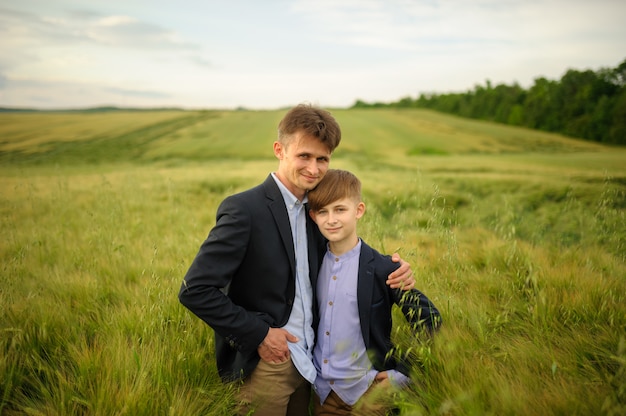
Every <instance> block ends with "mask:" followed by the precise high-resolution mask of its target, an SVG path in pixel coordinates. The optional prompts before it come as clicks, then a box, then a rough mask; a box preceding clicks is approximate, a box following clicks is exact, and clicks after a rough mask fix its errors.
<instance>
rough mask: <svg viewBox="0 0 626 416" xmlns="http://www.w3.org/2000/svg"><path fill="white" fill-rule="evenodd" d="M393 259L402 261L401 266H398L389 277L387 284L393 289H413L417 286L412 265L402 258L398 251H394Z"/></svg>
mask: <svg viewBox="0 0 626 416" xmlns="http://www.w3.org/2000/svg"><path fill="white" fill-rule="evenodd" d="M391 260H392V261H394V262H396V263H398V262H400V267H398V268H397V269H396V270H395V271H394V272H393V273H391V274H390V275H389V277H388V278H387V284H388V285H389V286H390V287H391V288H392V289H397V288H400V289H402V290H411V289H413V288H414V287H415V279H414V278H413V271H412V270H411V265H410V264H409V263H407V262H406V261H404V260H402V259H401V258H400V255H399V254H398V253H393V255H392V256H391Z"/></svg>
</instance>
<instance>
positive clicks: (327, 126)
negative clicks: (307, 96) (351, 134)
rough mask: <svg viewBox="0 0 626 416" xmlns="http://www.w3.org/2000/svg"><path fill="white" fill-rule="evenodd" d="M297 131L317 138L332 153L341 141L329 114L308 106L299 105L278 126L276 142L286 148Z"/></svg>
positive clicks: (339, 132) (337, 124)
mask: <svg viewBox="0 0 626 416" xmlns="http://www.w3.org/2000/svg"><path fill="white" fill-rule="evenodd" d="M299 131H302V132H304V133H305V134H306V135H307V136H312V137H316V138H318V139H319V140H320V141H321V142H322V143H324V144H325V145H326V146H328V150H330V152H331V153H332V152H333V151H334V150H335V148H336V147H337V146H339V142H340V141H341V128H340V127H339V123H337V121H336V120H335V118H334V117H333V116H332V115H331V114H330V112H328V111H326V110H323V109H321V108H318V107H314V106H312V105H310V104H299V105H297V106H296V107H294V108H292V109H291V110H289V111H287V114H285V116H284V117H283V119H282V120H281V121H280V123H279V124H278V141H279V142H280V143H281V144H282V145H284V146H288V145H289V142H290V139H291V136H292V135H293V134H295V133H297V132H299Z"/></svg>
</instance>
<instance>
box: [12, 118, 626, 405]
mask: <svg viewBox="0 0 626 416" xmlns="http://www.w3.org/2000/svg"><path fill="white" fill-rule="evenodd" d="M333 114H335V115H336V117H337V119H338V120H339V121H340V123H341V125H342V127H343V131H344V139H343V141H342V143H341V145H340V147H339V149H338V150H337V152H336V155H334V156H333V161H332V165H333V166H334V167H337V168H344V169H349V170H352V171H353V172H355V173H356V174H357V175H358V176H359V177H360V178H361V179H362V181H363V191H364V201H365V203H366V205H367V212H366V215H365V217H364V218H363V219H362V220H361V222H360V224H359V230H360V234H361V237H362V238H363V239H364V240H365V241H367V242H368V243H370V244H372V245H373V246H375V247H377V248H378V249H380V250H381V251H382V252H384V253H389V254H390V253H392V252H394V251H398V252H399V253H400V254H401V255H402V257H403V258H404V259H405V260H407V261H409V262H410V263H411V264H412V267H413V270H414V271H415V273H416V276H417V287H418V288H419V289H420V290H422V291H423V292H424V293H425V294H427V295H428V297H429V298H431V299H432V300H433V302H434V303H435V304H436V305H437V306H438V308H439V309H440V311H441V313H442V316H443V326H442V327H441V330H440V331H439V332H438V333H437V334H436V336H435V337H434V338H433V339H431V340H428V339H425V338H424V337H422V336H420V337H415V336H414V335H413V333H412V331H411V329H410V328H408V326H407V325H405V324H404V323H403V322H404V319H403V318H402V316H401V314H399V313H398V312H399V311H394V321H395V323H396V326H395V332H394V340H395V341H396V342H397V344H398V346H399V348H398V351H397V353H398V354H403V355H407V356H408V357H409V358H410V360H411V362H412V363H413V368H412V374H411V375H412V379H413V381H414V384H413V385H412V386H411V387H410V388H409V389H408V390H406V391H402V392H400V393H398V394H397V395H396V396H395V398H394V400H395V402H396V405H397V406H398V407H399V409H400V413H401V414H405V415H430V414H446V415H484V414H494V415H499V414H506V415H533V414H537V415H543V414H581V415H582V414H598V415H619V414H623V413H624V409H625V407H626V393H625V391H624V384H625V377H626V361H625V360H626V358H625V357H626V355H625V351H626V348H625V345H626V337H625V336H624V328H625V327H626V306H625V305H626V280H625V279H624V276H626V258H625V257H624V255H625V254H624V253H626V247H624V242H625V241H626V225H625V224H626V218H624V215H625V214H624V213H625V212H626V195H625V194H626V188H625V186H626V167H625V166H624V163H623V161H624V160H625V157H626V151H625V150H624V149H622V148H619V147H610V148H609V147H606V146H603V145H601V144H597V143H588V142H581V141H576V140H573V139H570V138H567V137H563V136H557V135H552V134H547V133H541V132H536V131H532V130H528V129H522V128H512V127H507V126H502V125H497V124H493V123H486V122H481V121H475V120H465V119H461V118H458V117H452V116H446V115H442V114H438V113H435V112H431V111H425V110H419V109H388V108H381V109H378V110H371V109H358V110H336V111H333ZM279 118H280V113H279V112H248V111H239V112H219V113H197V112H184V111H180V112H175V111H174V112H167V113H156V112H155V113H150V112H147V113H143V112H142V113H137V114H135V113H132V114H131V113H130V112H129V113H123V112H122V113H120V112H105V113H89V114H84V113H73V114H62V113H56V114H42V113H24V114H2V115H0V126H2V127H0V130H2V129H4V130H3V134H4V136H3V137H4V138H5V139H4V141H3V143H1V144H0V149H2V152H3V153H2V158H3V159H2V165H1V166H0V191H1V195H2V198H0V233H1V234H2V236H3V239H2V240H1V241H0V262H1V264H2V273H1V274H0V317H1V318H2V319H0V413H1V414H3V415H4V414H7V415H14V414H77V415H82V414H84V415H87V414H89V415H91V414H120V415H122V414H129V415H154V414H172V415H202V414H216V415H230V414H232V410H233V406H234V405H235V403H234V399H233V397H234V395H233V392H234V390H233V389H234V388H235V387H234V386H224V385H222V383H221V382H220V380H219V377H218V375H217V370H216V368H215V363H214V357H213V354H214V350H213V338H212V332H211V330H210V329H209V328H208V327H207V326H206V325H204V324H203V323H202V322H201V321H200V320H198V319H197V318H195V317H194V316H192V315H191V314H190V313H188V311H186V310H185V309H184V308H183V307H182V306H181V305H179V303H178V300H177V297H176V296H177V292H178V289H179V287H180V283H181V280H182V276H183V275H184V273H185V271H186V269H187V267H188V265H189V263H190V262H191V259H192V258H193V256H194V255H195V253H196V250H197V249H198V246H199V244H200V243H201V242H202V240H203V239H204V237H205V236H206V235H207V233H208V231H209V229H210V228H211V226H212V225H213V222H214V215H215V210H216V208H217V205H218V204H219V202H220V201H221V200H222V199H223V198H224V197H225V196H226V195H228V194H231V193H234V192H237V191H239V190H242V189H246V188H248V187H250V186H253V185H255V184H257V183H259V182H260V181H261V180H263V178H265V177H266V175H267V174H268V172H269V171H271V170H273V169H275V167H276V161H275V159H274V157H273V155H272V153H271V143H272V141H273V139H274V137H273V135H272V132H273V131H274V130H275V124H276V123H277V121H278V119H279ZM2 121H4V122H2ZM89 126H92V127H89ZM230 133H233V134H230ZM97 137H100V139H97ZM105 137H106V139H105ZM83 142H84V145H80V144H81V143H83ZM70 143H71V144H72V145H73V150H72V151H71V152H70V151H69V150H68V149H69V148H70V147H71V146H70ZM118 145H119V146H118ZM111 147H115V148H116V150H112V151H111V153H109V152H108V151H107V149H109V148H111ZM124 149H126V150H124ZM72 152H74V153H72Z"/></svg>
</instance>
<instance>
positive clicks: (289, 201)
mask: <svg viewBox="0 0 626 416" xmlns="http://www.w3.org/2000/svg"><path fill="white" fill-rule="evenodd" d="M272 178H274V182H276V185H278V189H280V193H281V194H282V196H283V199H284V200H285V205H287V207H288V208H289V209H292V208H293V207H294V206H300V205H302V204H306V203H307V202H309V197H308V195H307V194H304V198H303V199H302V201H300V200H299V199H298V198H296V196H295V195H294V194H292V193H291V191H290V190H289V189H287V187H286V186H285V185H284V184H283V183H282V182H281V181H280V179H278V177H277V176H276V174H275V173H274V172H272Z"/></svg>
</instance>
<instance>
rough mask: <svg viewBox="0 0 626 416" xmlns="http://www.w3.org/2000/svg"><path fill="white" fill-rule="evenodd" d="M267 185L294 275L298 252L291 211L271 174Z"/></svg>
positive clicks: (274, 214) (271, 208) (266, 193)
mask: <svg viewBox="0 0 626 416" xmlns="http://www.w3.org/2000/svg"><path fill="white" fill-rule="evenodd" d="M264 186H265V195H266V197H267V199H268V203H267V206H268V208H269V210H270V211H271V213H272V216H273V217H274V221H275V222H276V226H277V228H278V232H279V233H280V238H281V240H282V241H283V246H284V247H285V250H286V252H287V257H289V264H290V266H291V271H292V273H293V276H295V275H296V253H295V249H294V242H293V236H292V234H291V224H290V222H289V213H288V212H287V207H286V206H285V200H284V199H283V195H282V194H281V193H280V189H278V185H276V182H275V181H274V178H272V175H270V176H269V177H268V178H267V179H266V180H265V183H264ZM267 260H268V261H275V259H267Z"/></svg>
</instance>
